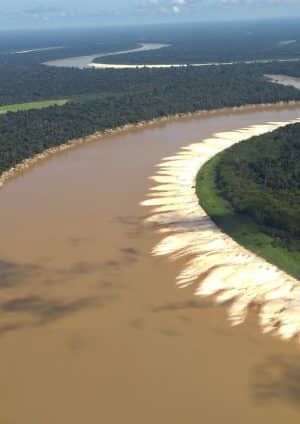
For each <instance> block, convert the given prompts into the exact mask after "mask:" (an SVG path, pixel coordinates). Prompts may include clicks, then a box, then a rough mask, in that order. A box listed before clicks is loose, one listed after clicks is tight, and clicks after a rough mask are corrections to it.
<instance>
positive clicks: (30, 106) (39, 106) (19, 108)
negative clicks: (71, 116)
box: [0, 99, 68, 114]
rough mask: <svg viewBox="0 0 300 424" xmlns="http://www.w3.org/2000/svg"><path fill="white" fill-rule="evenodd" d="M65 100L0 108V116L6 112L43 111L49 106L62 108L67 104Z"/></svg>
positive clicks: (42, 101) (43, 101)
mask: <svg viewBox="0 0 300 424" xmlns="http://www.w3.org/2000/svg"><path fill="white" fill-rule="evenodd" d="M67 101H68V100H67V99H61V100H41V101H40V102H27V103H19V104H14V105H7V106H0V114H2V113H7V112H20V111H24V110H32V109H43V108H47V107H50V106H62V105H65V104H66V103H67Z"/></svg>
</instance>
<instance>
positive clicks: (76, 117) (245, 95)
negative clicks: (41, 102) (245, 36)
mask: <svg viewBox="0 0 300 424" xmlns="http://www.w3.org/2000/svg"><path fill="white" fill-rule="evenodd" d="M106 75H107V80H105V81H103V80H102V79H101V73H99V74H98V73H97V71H95V79H97V80H98V81H99V85H101V84H102V85H103V86H104V92H105V91H106V90H107V91H106V95H102V96H97V95H96V94H94V95H93V97H91V98H89V97H88V96H87V97H83V98H81V99H77V100H75V99H74V100H73V101H70V102H68V103H67V104H65V105H62V106H51V107H49V108H47V109H40V110H28V111H20V112H14V113H13V112H8V113H6V114H5V115H0V172H3V171H5V170H7V169H8V168H10V167H11V166H13V165H15V164H16V163H18V162H20V161H21V160H23V159H24V158H28V157H30V156H32V155H34V154H36V153H39V152H41V151H42V150H44V149H46V148H49V147H52V146H57V145H59V144H61V143H65V142H67V141H68V140H71V139H73V138H77V137H82V136H87V135H89V134H92V133H93V132H95V131H102V130H105V129H108V128H115V127H117V126H120V125H124V124H127V123H135V122H138V121H141V120H151V119H153V118H159V117H163V116H167V115H173V114H177V113H186V112H195V111H197V110H211V109H217V108H224V107H232V106H241V105H245V104H261V103H273V102H278V101H281V100H285V101H287V100H300V91H298V90H296V89H294V88H291V87H284V86H280V85H277V84H272V83H269V82H266V81H264V80H263V79H257V77H256V74H253V73H251V72H250V71H247V68H245V71H244V72H241V69H240V67H233V68H230V67H225V68H222V67H214V68H212V69H211V70H200V69H196V68H187V69H176V70H175V69H174V70H167V71H166V70H164V71H163V70H158V71H155V72H153V71H151V70H145V71H143V72H141V73H139V72H137V73H136V75H135V74H134V72H133V74H131V72H130V73H125V74H122V73H118V72H116V73H108V74H106ZM135 76H136V79H134V77H135ZM123 77H124V78H123ZM126 77H127V80H126ZM108 80H110V81H111V84H112V86H113V87H114V89H113V90H112V91H111V92H110V93H109V91H108V90H109V84H108ZM126 81H129V86H130V89H127V90H126V89H125V88H124V86H125V85H126ZM139 81H140V82H139ZM81 82H82V84H80V78H79V79H78V85H77V87H78V90H82V87H83V86H84V80H83V79H81ZM50 86H51V85H49V87H50ZM122 87H123V90H122ZM74 89H76V87H72V86H70V92H69V94H70V93H71V92H72V91H73V90H74ZM114 90H115V91H114ZM122 91H123V93H122ZM73 92H74V91H73ZM56 94H57V93H56Z"/></svg>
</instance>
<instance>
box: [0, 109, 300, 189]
mask: <svg viewBox="0 0 300 424" xmlns="http://www.w3.org/2000/svg"><path fill="white" fill-rule="evenodd" d="M299 105H300V101H289V102H277V103H265V104H250V105H244V106H234V107H228V108H221V109H212V110H199V111H196V112H187V113H179V114H175V115H169V116H164V117H160V118H154V119H152V120H150V121H139V122H136V123H130V124H125V125H123V126H121V127H116V128H110V129H107V130H104V131H97V132H95V133H93V134H90V135H88V136H86V137H80V138H76V139H72V140H69V141H68V142H66V143H63V144H60V145H59V146H56V147H51V148H49V149H46V150H44V151H43V152H40V153H38V154H36V155H34V156H32V157H29V158H27V159H24V160H23V161H22V162H20V163H18V164H16V165H15V166H13V167H11V168H10V169H8V170H7V171H4V172H3V173H2V174H1V175H0V190H1V188H2V187H3V185H4V184H5V183H6V182H7V181H8V180H10V179H12V178H15V177H17V176H18V175H19V174H21V173H22V172H24V171H26V170H28V169H30V168H31V167H32V166H34V165H36V164H37V163H39V162H41V161H43V160H46V159H48V158H50V157H52V156H54V155H55V154H57V153H60V152H63V151H65V150H68V149H70V148H73V147H75V146H79V145H82V144H85V143H89V142H92V141H96V140H98V139H101V138H103V137H105V136H108V135H118V134H120V133H122V132H127V131H133V130H136V129H143V128H146V127H150V126H153V125H161V124H164V123H167V122H171V121H175V120H179V119H182V120H185V119H193V118H196V117H201V116H207V115H216V114H225V113H230V112H232V113H240V112H241V113H242V112H247V111H251V110H252V109H272V108H279V109H281V108H285V107H291V108H292V107H297V106H299Z"/></svg>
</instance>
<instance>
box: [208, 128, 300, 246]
mask: <svg viewBox="0 0 300 424" xmlns="http://www.w3.org/2000/svg"><path fill="white" fill-rule="evenodd" d="M216 183H217V187H218V189H219V190H220V193H221V194H222V196H223V197H224V198H226V199H227V200H229V202H230V203H231V204H232V206H233V208H234V210H235V211H236V212H237V213H241V214H245V215H247V216H249V217H251V218H252V219H253V220H254V221H255V222H256V223H258V224H260V225H262V226H263V230H264V231H265V232H266V233H269V234H271V235H272V237H274V238H275V243H279V244H280V243H281V244H283V245H284V246H286V247H288V248H289V249H290V250H298V251H300V124H293V125H289V126H287V127H284V128H280V129H278V130H276V131H274V132H272V133H269V134H265V135H262V136H259V137H253V138H252V139H250V140H247V141H244V142H242V143H239V144H237V145H234V146H233V147H231V148H230V149H228V150H226V151H225V152H223V154H222V155H221V159H220V160H219V162H218V165H217V168H216Z"/></svg>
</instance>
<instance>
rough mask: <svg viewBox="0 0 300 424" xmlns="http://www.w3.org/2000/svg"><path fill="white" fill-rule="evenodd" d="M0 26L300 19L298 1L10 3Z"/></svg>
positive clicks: (32, 0)
mask: <svg viewBox="0 0 300 424" xmlns="http://www.w3.org/2000/svg"><path fill="white" fill-rule="evenodd" d="M2 2H3V4H2V5H1V14H0V26H1V28H2V29H4V28H11V29H14V28H25V27H28V28H44V27H64V26H89V25H93V26H95V25H99V26H102V25H118V24H137V23H138V24H141V23H161V22H191V21H193V22H195V21H203V20H204V21H207V20H214V21H215V20H234V19H252V18H278V17H295V16H299V17H300V0H84V1H82V0H43V1H40V0H10V1H3V0H2V1H1V3H2Z"/></svg>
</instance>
